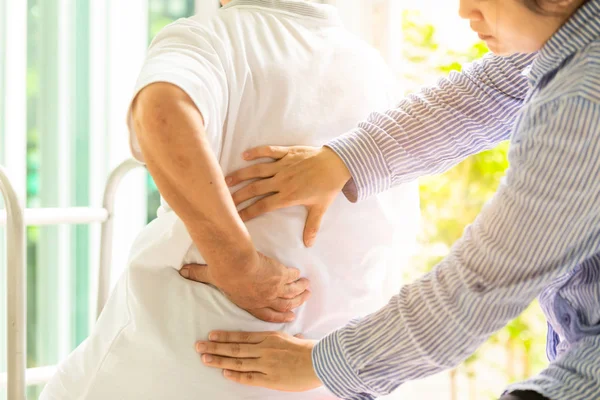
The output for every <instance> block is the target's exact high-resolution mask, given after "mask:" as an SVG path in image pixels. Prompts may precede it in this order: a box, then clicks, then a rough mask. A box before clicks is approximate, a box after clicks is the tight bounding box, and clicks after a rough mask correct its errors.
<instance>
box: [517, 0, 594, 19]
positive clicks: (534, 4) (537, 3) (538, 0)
mask: <svg viewBox="0 0 600 400" xmlns="http://www.w3.org/2000/svg"><path fill="white" fill-rule="evenodd" d="M562 1H564V0H523V3H525V6H526V7H527V8H529V9H530V10H531V11H534V12H536V13H538V14H544V15H561V13H560V12H549V11H548V10H547V9H546V8H545V7H544V6H545V5H548V4H552V3H555V4H556V3H560V2H562ZM587 2H588V0H585V1H584V2H583V3H587Z"/></svg>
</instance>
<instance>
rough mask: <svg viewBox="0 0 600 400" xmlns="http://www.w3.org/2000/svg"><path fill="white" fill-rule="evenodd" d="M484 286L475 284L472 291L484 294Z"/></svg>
mask: <svg viewBox="0 0 600 400" xmlns="http://www.w3.org/2000/svg"><path fill="white" fill-rule="evenodd" d="M485 289H486V287H485V285H484V284H483V283H481V282H477V283H476V284H475V285H474V286H473V290H474V291H475V292H477V293H483V292H485Z"/></svg>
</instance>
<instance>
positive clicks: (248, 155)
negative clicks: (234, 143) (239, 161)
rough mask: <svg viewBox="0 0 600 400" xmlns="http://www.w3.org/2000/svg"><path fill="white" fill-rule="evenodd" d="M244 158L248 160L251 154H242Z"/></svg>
mask: <svg viewBox="0 0 600 400" xmlns="http://www.w3.org/2000/svg"><path fill="white" fill-rule="evenodd" d="M242 157H244V159H245V160H247V159H248V158H249V157H250V153H249V152H247V151H245V152H244V154H242Z"/></svg>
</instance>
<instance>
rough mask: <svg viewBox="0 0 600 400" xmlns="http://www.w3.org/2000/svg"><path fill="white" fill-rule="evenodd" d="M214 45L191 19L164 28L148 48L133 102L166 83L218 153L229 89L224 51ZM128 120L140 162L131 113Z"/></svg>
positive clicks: (133, 144)
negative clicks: (190, 106)
mask: <svg viewBox="0 0 600 400" xmlns="http://www.w3.org/2000/svg"><path fill="white" fill-rule="evenodd" d="M215 42H218V39H216V37H215V35H214V33H212V32H211V31H210V30H208V29H206V28H205V27H203V26H202V25H199V24H198V23H197V22H194V21H193V20H190V19H181V20H179V21H177V22H175V23H173V24H171V25H168V26H167V27H165V28H164V29H163V30H162V31H161V32H160V33H159V34H158V35H157V36H156V38H155V39H154V41H153V42H152V44H151V45H150V49H149V50H148V55H147V57H146V61H145V63H144V66H143V67H142V71H141V73H140V75H139V78H138V81H137V83H136V86H135V92H134V96H133V99H135V97H136V96H137V94H138V93H139V92H140V91H141V90H142V89H143V88H145V87H146V86H148V85H150V84H152V83H157V82H167V83H171V84H173V85H176V86H178V87H179V88H181V89H182V90H183V91H185V92H186V93H187V94H188V96H190V98H191V99H192V100H193V101H194V103H195V105H196V107H197V108H198V110H199V111H200V113H201V114H202V117H203V118H204V125H205V127H206V135H207V139H208V141H209V143H210V144H211V146H212V149H213V151H214V152H215V154H219V152H220V148H221V142H222V130H223V125H224V121H225V118H226V113H227V103H228V87H227V75H226V72H225V67H224V65H223V62H224V57H223V54H224V52H223V51H219V50H217V49H216V48H215V46H214V43H215ZM221 47H223V46H221ZM127 119H128V126H129V132H130V144H131V151H132V154H133V156H134V157H135V158H136V159H137V160H138V161H141V162H143V161H144V160H143V157H142V154H141V151H140V147H139V144H138V141H137V137H136V135H135V130H134V125H133V123H132V119H131V110H130V111H129V113H128V118H127Z"/></svg>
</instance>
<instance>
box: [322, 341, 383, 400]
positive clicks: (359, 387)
mask: <svg viewBox="0 0 600 400" xmlns="http://www.w3.org/2000/svg"><path fill="white" fill-rule="evenodd" d="M338 335H339V331H336V332H333V333H331V334H329V335H328V336H326V337H325V338H323V339H322V340H321V341H320V342H319V343H317V344H316V345H315V347H314V348H313V351H312V361H313V366H314V369H315V372H316V373H317V376H318V377H319V379H320V380H321V382H323V384H324V385H325V387H326V388H327V389H329V390H330V391H331V392H332V393H333V394H334V395H336V396H337V397H339V398H342V399H347V400H372V399H375V398H377V396H376V395H374V394H369V393H373V392H372V391H371V390H369V388H368V386H367V385H366V384H365V383H364V382H363V381H362V380H361V379H360V377H359V376H358V375H357V374H356V372H355V371H354V370H353V369H352V367H351V366H350V364H348V362H347V360H346V357H345V354H344V350H343V348H342V345H341V343H340V339H339V337H338Z"/></svg>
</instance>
